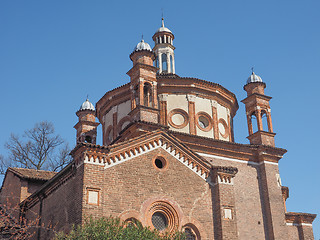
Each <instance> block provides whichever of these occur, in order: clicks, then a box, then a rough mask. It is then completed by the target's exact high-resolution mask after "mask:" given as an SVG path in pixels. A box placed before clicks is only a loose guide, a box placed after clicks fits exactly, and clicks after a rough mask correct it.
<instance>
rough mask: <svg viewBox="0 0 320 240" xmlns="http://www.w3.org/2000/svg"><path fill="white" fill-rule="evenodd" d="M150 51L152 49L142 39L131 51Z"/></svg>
mask: <svg viewBox="0 0 320 240" xmlns="http://www.w3.org/2000/svg"><path fill="white" fill-rule="evenodd" d="M142 50H146V51H150V52H152V49H151V47H150V45H149V44H148V43H146V42H145V41H144V40H143V39H141V42H139V43H138V44H137V46H136V47H135V48H134V49H133V52H138V51H142Z"/></svg>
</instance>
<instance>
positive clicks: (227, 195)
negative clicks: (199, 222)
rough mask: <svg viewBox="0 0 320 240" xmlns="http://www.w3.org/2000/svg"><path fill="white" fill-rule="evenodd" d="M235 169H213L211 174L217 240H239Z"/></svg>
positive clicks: (236, 170)
mask: <svg viewBox="0 0 320 240" xmlns="http://www.w3.org/2000/svg"><path fill="white" fill-rule="evenodd" d="M237 172H238V169H237V168H234V167H213V168H212V174H211V181H212V183H213V187H212V199H213V200H212V201H213V215H214V216H213V217H214V236H215V239H217V240H220V239H238V230H237V219H236V211H235V196H234V177H235V175H236V173H237Z"/></svg>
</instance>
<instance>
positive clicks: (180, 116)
mask: <svg viewBox="0 0 320 240" xmlns="http://www.w3.org/2000/svg"><path fill="white" fill-rule="evenodd" d="M168 122H169V124H170V125H171V126H172V127H174V128H177V129H181V128H184V127H185V126H187V124H188V123H189V116H188V113H187V112H186V111H184V110H182V109H179V108H176V109H173V110H171V111H170V112H169V113H168Z"/></svg>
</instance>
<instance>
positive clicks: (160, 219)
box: [151, 212, 168, 231]
mask: <svg viewBox="0 0 320 240" xmlns="http://www.w3.org/2000/svg"><path fill="white" fill-rule="evenodd" d="M151 221H152V225H153V226H154V228H155V229H157V230H159V231H162V230H165V229H166V228H167V227H168V219H167V218H166V216H165V215H164V214H162V213H161V212H155V213H154V214H153V215H152V217H151Z"/></svg>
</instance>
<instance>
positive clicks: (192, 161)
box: [72, 130, 210, 180]
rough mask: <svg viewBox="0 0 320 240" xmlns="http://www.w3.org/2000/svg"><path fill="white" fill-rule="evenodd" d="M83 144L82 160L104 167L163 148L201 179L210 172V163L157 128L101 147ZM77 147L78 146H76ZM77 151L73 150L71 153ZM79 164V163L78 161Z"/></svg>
mask: <svg viewBox="0 0 320 240" xmlns="http://www.w3.org/2000/svg"><path fill="white" fill-rule="evenodd" d="M79 145H80V144H79ZM82 146H85V148H83V149H82V150H81V151H82V152H83V154H84V155H83V157H82V162H83V163H87V164H94V165H100V166H103V167H104V168H105V169H107V168H110V167H113V166H115V165H118V164H121V163H123V162H125V161H128V160H130V159H133V158H136V157H138V156H141V155H143V154H145V153H148V152H151V151H153V150H155V149H159V148H161V149H163V150H165V151H166V152H167V153H169V154H170V155H171V156H173V157H174V158H175V159H177V160H178V161H179V162H181V163H182V164H184V165H185V166H186V167H188V168H189V169H190V170H192V171H193V172H194V173H196V174H197V175H198V176H199V177H201V178H202V179H203V180H206V179H207V178H208V176H209V173H210V165H209V164H208V163H207V162H206V160H204V159H202V158H201V157H200V156H199V155H197V154H195V153H193V152H191V151H190V150H189V149H188V148H186V147H185V146H183V145H182V144H181V143H179V142H177V140H175V139H174V138H172V137H170V136H169V135H167V134H165V133H164V132H163V131H161V130H159V131H157V132H153V133H147V134H144V135H142V136H139V137H136V138H134V139H130V140H127V141H123V142H120V143H116V144H113V145H109V146H108V147H104V148H103V147H101V146H98V145H95V146H93V145H92V144H91V145H89V144H86V143H85V145H84V144H82ZM76 148H77V149H79V148H80V146H77V147H76ZM75 151H77V150H76V149H75V150H73V152H72V153H73V154H74V153H75ZM80 164H81V163H80Z"/></svg>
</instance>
